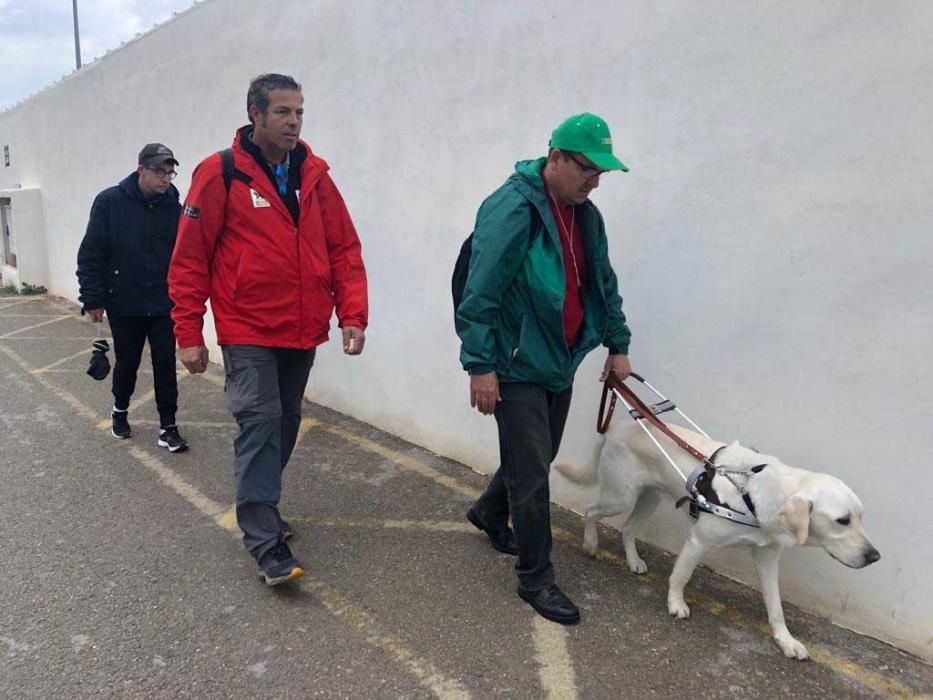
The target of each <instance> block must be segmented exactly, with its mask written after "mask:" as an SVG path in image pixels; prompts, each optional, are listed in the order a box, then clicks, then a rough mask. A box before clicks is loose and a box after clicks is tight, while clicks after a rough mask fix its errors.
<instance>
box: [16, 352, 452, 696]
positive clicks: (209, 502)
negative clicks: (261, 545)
mask: <svg viewBox="0 0 933 700" xmlns="http://www.w3.org/2000/svg"><path fill="white" fill-rule="evenodd" d="M0 352H2V353H3V354H5V355H7V357H9V358H11V359H12V360H13V361H14V362H16V363H17V364H18V365H19V366H20V367H22V368H23V369H24V370H25V371H27V372H29V371H30V370H31V369H32V368H31V367H30V366H29V364H28V363H27V362H26V361H25V360H23V359H22V358H21V357H20V356H19V355H17V354H16V353H15V352H13V350H11V349H9V348H7V347H4V346H3V345H2V344H0ZM32 376H33V377H34V378H35V380H36V381H37V382H39V383H40V384H42V386H44V387H45V388H46V389H47V390H48V391H49V392H50V393H52V394H53V395H55V396H57V397H58V398H59V399H61V400H62V401H64V402H65V403H66V404H68V405H69V406H71V407H72V408H73V409H74V410H75V412H76V413H77V414H78V415H81V416H83V417H85V418H89V419H90V420H91V421H92V422H95V423H96V422H97V419H98V415H97V414H96V413H95V412H94V411H93V410H92V409H91V408H90V407H89V406H88V405H86V404H85V403H84V402H82V401H81V400H80V399H78V398H77V397H75V396H74V395H73V394H71V393H70V392H68V391H66V390H65V389H63V388H61V387H58V386H56V385H55V384H53V383H52V382H50V381H49V380H47V379H46V378H45V377H43V376H42V375H40V374H34V375H32ZM108 426H109V423H108ZM127 450H128V452H129V453H130V454H131V455H132V456H133V457H134V458H135V459H136V460H138V461H139V462H140V463H141V464H142V465H143V466H145V467H146V468H148V469H149V470H150V471H152V472H153V473H154V474H155V475H156V476H157V477H158V478H159V480H160V481H161V482H162V483H163V484H165V485H166V486H168V487H169V488H170V489H172V490H173V491H174V492H175V493H177V494H178V495H179V496H181V497H182V498H184V499H185V500H186V501H187V502H188V503H190V504H191V505H193V506H194V507H195V508H197V509H198V510H199V511H201V513H203V514H204V515H206V516H207V517H208V518H210V519H211V521H212V522H214V523H215V524H217V525H219V526H220V527H223V528H224V529H226V530H229V529H230V528H229V520H228V518H229V516H228V513H229V509H228V508H227V507H225V506H222V505H221V504H219V503H217V502H216V501H214V500H213V499H211V498H209V497H208V496H206V495H204V494H203V493H201V492H200V491H199V490H198V489H197V487H195V486H193V485H192V484H189V483H188V482H187V481H185V480H184V479H183V478H182V477H181V476H179V475H178V474H177V473H175V472H174V471H173V470H171V469H169V468H168V467H166V466H165V465H164V464H163V463H162V461H161V460H160V459H158V458H157V457H155V456H154V455H152V454H150V453H149V452H147V451H145V450H144V449H142V448H141V447H138V446H136V445H131V444H130V445H127ZM234 518H235V516H234ZM222 522H223V523H226V524H221V523H222ZM298 584H299V586H300V587H301V588H302V589H303V590H305V591H308V592H310V593H313V594H315V595H316V596H317V597H318V600H320V601H321V602H322V603H323V604H324V606H325V607H326V608H327V609H328V611H329V612H330V613H331V614H332V615H334V617H336V618H337V619H339V620H340V621H341V622H343V623H344V624H346V625H348V626H350V627H351V628H353V629H355V630H356V631H357V632H358V633H360V635H361V636H362V637H363V639H364V640H365V641H366V642H367V643H368V644H369V645H370V646H373V647H375V648H376V649H379V650H380V651H382V652H383V653H385V654H387V655H388V656H390V657H391V658H393V659H394V660H395V661H396V662H397V663H399V664H400V665H401V666H402V667H404V668H405V669H406V670H407V671H408V672H409V673H411V674H412V675H413V676H414V677H415V678H417V679H418V681H419V682H420V683H421V684H422V685H424V686H425V687H426V688H428V689H429V690H430V691H431V692H432V693H434V694H435V695H436V696H437V697H438V698H441V699H442V700H466V699H468V698H469V697H470V693H469V692H468V691H467V689H466V688H464V687H463V686H462V685H461V684H460V683H459V681H457V680H456V679H453V678H447V677H446V676H444V674H443V673H442V672H441V671H440V670H438V669H437V667H435V666H434V665H433V664H432V663H431V662H430V661H427V660H426V659H423V658H421V657H420V656H418V653H417V652H416V651H415V650H414V649H412V648H411V647H410V646H408V644H406V643H405V641H404V640H403V639H402V638H401V637H399V636H398V635H395V634H393V633H391V632H388V631H386V630H385V629H384V627H383V626H382V625H381V624H380V623H379V621H378V619H377V618H375V617H374V616H373V615H371V614H370V613H368V612H366V611H365V610H364V609H363V608H362V607H360V606H358V605H356V604H355V603H353V602H352V601H351V600H349V599H347V598H345V597H344V596H342V595H341V594H340V593H339V592H338V591H337V590H336V589H334V588H332V587H330V586H329V585H327V584H326V583H324V582H323V581H319V580H316V579H315V578H314V577H313V576H310V575H308V574H307V573H306V574H305V575H304V576H303V577H302V578H301V579H299V581H298Z"/></svg>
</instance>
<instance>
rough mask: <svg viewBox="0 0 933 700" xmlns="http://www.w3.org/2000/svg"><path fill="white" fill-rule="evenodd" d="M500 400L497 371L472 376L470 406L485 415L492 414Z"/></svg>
mask: <svg viewBox="0 0 933 700" xmlns="http://www.w3.org/2000/svg"><path fill="white" fill-rule="evenodd" d="M497 401H499V378H498V377H497V376H496V373H495V372H489V373H488V374H474V375H471V376H470V406H472V407H473V408H475V409H477V410H479V412H480V413H482V414H483V415H484V416H491V415H492V414H493V413H494V412H495V410H496V402H497Z"/></svg>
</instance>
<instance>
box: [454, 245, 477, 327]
mask: <svg viewBox="0 0 933 700" xmlns="http://www.w3.org/2000/svg"><path fill="white" fill-rule="evenodd" d="M472 254H473V234H472V233H471V234H470V235H469V236H467V238H466V240H465V241H464V242H463V245H462V246H460V254H459V255H458V256H457V262H455V263H454V274H453V276H452V277H451V278H450V293H451V296H453V299H454V316H455V317H456V315H457V309H459V308H460V302H461V300H462V299H463V289H464V287H466V281H467V275H468V274H469V273H470V256H471V255H472Z"/></svg>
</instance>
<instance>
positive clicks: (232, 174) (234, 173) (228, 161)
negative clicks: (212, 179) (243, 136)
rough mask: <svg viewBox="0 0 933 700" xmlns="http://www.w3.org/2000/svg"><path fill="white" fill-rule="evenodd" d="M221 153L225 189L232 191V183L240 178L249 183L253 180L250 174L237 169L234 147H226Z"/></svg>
mask: <svg viewBox="0 0 933 700" xmlns="http://www.w3.org/2000/svg"><path fill="white" fill-rule="evenodd" d="M219 154H220V174H221V177H223V180H224V189H225V190H227V193H228V194H229V193H230V185H231V184H232V183H233V181H234V180H240V181H241V182H245V183H246V184H247V185H248V184H249V183H251V182H252V181H253V178H251V177H250V176H249V175H247V174H246V173H244V172H243V171H242V170H237V169H236V167H235V166H234V164H233V149H232V148H225V149H224V150H222V151H219Z"/></svg>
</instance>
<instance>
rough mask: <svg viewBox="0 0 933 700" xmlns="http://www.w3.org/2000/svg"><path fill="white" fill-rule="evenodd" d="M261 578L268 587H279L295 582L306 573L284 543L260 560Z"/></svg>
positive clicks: (280, 543)
mask: <svg viewBox="0 0 933 700" xmlns="http://www.w3.org/2000/svg"><path fill="white" fill-rule="evenodd" d="M259 568H260V569H261V571H260V572H259V577H260V578H261V579H262V580H263V581H265V582H266V585H267V586H278V585H280V584H283V583H286V582H288V581H294V580H295V579H296V578H298V577H299V576H302V575H303V574H304V572H305V570H304V569H303V568H301V564H300V563H299V562H298V560H297V559H295V557H294V555H293V554H292V550H290V549H289V548H288V545H287V544H285V543H284V542H279V543H278V544H277V545H275V547H273V548H272V549H270V550H269V551H268V552H266V553H265V554H263V555H262V559H260V560H259Z"/></svg>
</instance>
